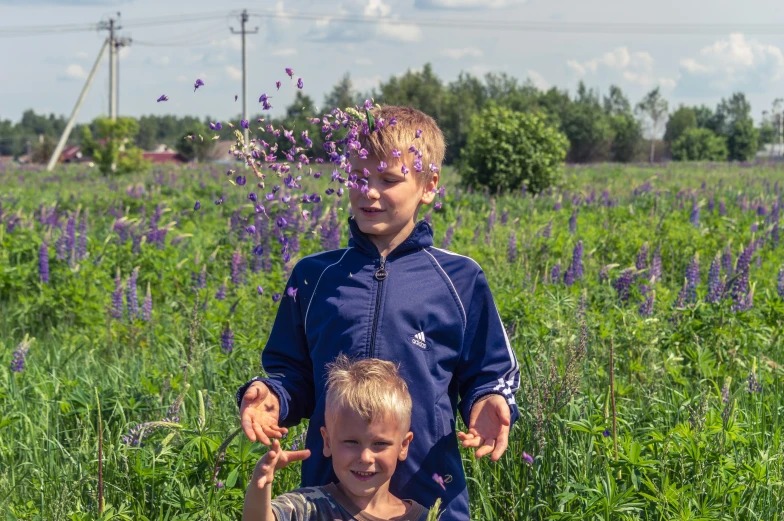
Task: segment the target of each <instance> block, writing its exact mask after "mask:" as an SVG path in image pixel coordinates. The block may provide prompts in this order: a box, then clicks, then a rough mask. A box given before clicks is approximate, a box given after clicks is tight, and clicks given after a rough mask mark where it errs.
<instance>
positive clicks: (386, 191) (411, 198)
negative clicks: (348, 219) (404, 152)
mask: <svg viewBox="0 0 784 521" xmlns="http://www.w3.org/2000/svg"><path fill="white" fill-rule="evenodd" d="M384 161H385V162H386V163H387V167H386V169H385V170H384V171H383V172H379V171H378V169H377V167H378V166H379V160H378V159H377V158H375V157H373V156H372V155H370V156H368V158H367V159H361V158H359V157H355V158H352V161H351V164H352V170H351V171H352V173H353V174H356V176H357V179H363V178H365V176H364V169H367V170H368V172H370V175H368V177H367V178H365V179H367V182H368V190H367V193H366V194H364V193H362V191H361V189H353V188H352V189H351V190H350V191H349V199H350V201H351V209H352V211H353V213H354V218H355V219H356V221H357V225H358V226H359V229H360V230H362V232H363V233H366V234H367V235H369V236H370V239H371V240H372V241H373V243H374V244H375V245H376V247H377V248H378V251H379V252H380V253H381V255H383V256H386V255H388V254H389V253H390V252H391V251H392V250H393V249H395V247H396V246H398V245H399V244H400V243H402V242H403V241H404V240H406V238H408V236H409V235H410V234H411V231H412V230H413V229H414V225H415V224H416V222H415V219H416V214H417V210H418V209H419V206H420V205H421V204H430V203H431V202H432V201H433V199H434V198H435V193H434V190H435V188H436V187H437V186H438V173H433V174H432V177H431V178H430V181H423V180H422V179H421V178H420V174H419V173H418V172H415V171H414V170H413V169H412V168H411V167H410V166H408V168H409V170H410V172H409V173H408V174H405V175H404V174H403V173H402V172H401V166H402V162H401V160H400V159H396V158H392V157H389V158H386V159H385V160H384ZM360 186H361V183H360Z"/></svg>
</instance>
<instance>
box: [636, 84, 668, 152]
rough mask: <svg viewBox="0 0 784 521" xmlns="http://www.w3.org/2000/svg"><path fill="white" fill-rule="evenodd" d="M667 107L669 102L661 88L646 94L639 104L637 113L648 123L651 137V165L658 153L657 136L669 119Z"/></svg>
mask: <svg viewBox="0 0 784 521" xmlns="http://www.w3.org/2000/svg"><path fill="white" fill-rule="evenodd" d="M667 106H668V105H667V100H666V99H664V98H663V97H662V95H661V91H660V90H659V87H656V88H655V89H653V90H652V91H650V92H649V93H648V94H646V95H645V97H643V99H642V100H641V101H640V102H639V103H638V104H637V111H638V112H639V113H640V114H641V115H642V116H643V117H644V118H646V119H647V121H648V132H649V133H650V137H651V157H650V162H651V163H653V158H654V155H655V153H656V135H657V134H658V133H659V128H660V127H661V124H662V122H663V120H664V118H665V117H667Z"/></svg>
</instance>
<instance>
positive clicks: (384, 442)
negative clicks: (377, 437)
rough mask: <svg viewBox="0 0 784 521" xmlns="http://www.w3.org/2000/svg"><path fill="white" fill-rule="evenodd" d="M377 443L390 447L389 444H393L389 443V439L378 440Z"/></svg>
mask: <svg viewBox="0 0 784 521" xmlns="http://www.w3.org/2000/svg"><path fill="white" fill-rule="evenodd" d="M376 445H381V446H382V447H388V446H389V445H392V444H391V443H389V442H388V441H377V442H376Z"/></svg>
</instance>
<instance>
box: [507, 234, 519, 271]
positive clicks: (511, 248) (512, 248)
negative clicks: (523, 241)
mask: <svg viewBox="0 0 784 521" xmlns="http://www.w3.org/2000/svg"><path fill="white" fill-rule="evenodd" d="M506 258H507V260H508V261H509V263H510V264H512V263H514V261H515V260H517V235H516V234H515V232H514V230H513V231H512V232H510V233H509V244H508V246H507V250H506Z"/></svg>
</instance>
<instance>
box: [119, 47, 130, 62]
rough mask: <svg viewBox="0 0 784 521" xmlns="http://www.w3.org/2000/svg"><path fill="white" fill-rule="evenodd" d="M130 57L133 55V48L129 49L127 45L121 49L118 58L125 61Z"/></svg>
mask: <svg viewBox="0 0 784 521" xmlns="http://www.w3.org/2000/svg"><path fill="white" fill-rule="evenodd" d="M130 55H131V48H130V47H128V46H127V45H125V46H123V47H120V50H119V52H118V53H117V57H118V58H120V59H121V60H124V59H125V58H127V57H128V56H130Z"/></svg>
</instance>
